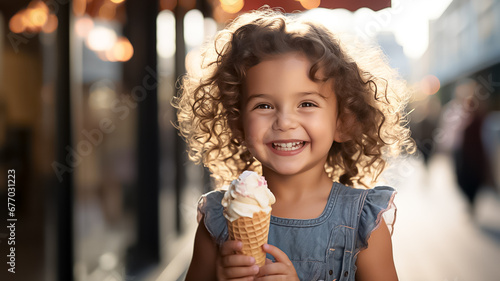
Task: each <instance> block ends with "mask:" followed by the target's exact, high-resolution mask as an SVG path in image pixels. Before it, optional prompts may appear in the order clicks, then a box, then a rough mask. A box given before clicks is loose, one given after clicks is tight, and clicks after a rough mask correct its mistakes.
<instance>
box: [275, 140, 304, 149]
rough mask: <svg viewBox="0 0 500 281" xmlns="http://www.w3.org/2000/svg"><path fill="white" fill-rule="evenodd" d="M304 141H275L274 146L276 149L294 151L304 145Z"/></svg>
mask: <svg viewBox="0 0 500 281" xmlns="http://www.w3.org/2000/svg"><path fill="white" fill-rule="evenodd" d="M302 144H303V142H301V141H298V142H287V143H282V142H280V143H277V142H273V146H274V148H275V149H276V150H281V151H293V150H297V149H299V148H301V147H302Z"/></svg>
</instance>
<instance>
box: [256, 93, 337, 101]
mask: <svg viewBox="0 0 500 281" xmlns="http://www.w3.org/2000/svg"><path fill="white" fill-rule="evenodd" d="M296 95H297V96H300V97H304V96H310V95H315V96H319V97H321V98H323V99H324V100H326V99H327V97H326V96H324V95H322V94H321V93H320V92H316V91H311V92H297V93H296ZM256 98H269V99H271V98H272V95H269V94H254V95H251V96H249V97H248V98H247V100H246V101H247V102H248V101H250V100H252V99H256Z"/></svg>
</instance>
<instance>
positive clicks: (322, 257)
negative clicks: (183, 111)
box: [198, 182, 396, 281]
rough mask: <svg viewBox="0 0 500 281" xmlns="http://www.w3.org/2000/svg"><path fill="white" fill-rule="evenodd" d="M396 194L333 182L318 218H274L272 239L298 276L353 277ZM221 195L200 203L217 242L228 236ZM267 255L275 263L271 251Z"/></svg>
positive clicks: (212, 194)
mask: <svg viewBox="0 0 500 281" xmlns="http://www.w3.org/2000/svg"><path fill="white" fill-rule="evenodd" d="M395 193H396V192H395V191H394V189H393V188H391V187H386V186H383V187H375V188H373V189H368V190H364V189H354V188H351V187H347V186H344V185H342V184H340V183H337V182H335V183H333V186H332V189H331V191H330V196H329V199H328V202H327V204H326V207H325V209H324V210H323V213H322V214H321V215H320V216H319V217H317V218H315V219H307V220H301V219H286V218H279V217H275V216H271V226H270V229H269V240H268V243H269V244H271V245H275V246H276V247H278V248H280V249H281V250H282V251H283V252H285V253H286V254H287V256H288V257H289V258H290V260H291V261H292V263H293V265H294V267H295V270H296V271H297V274H298V276H299V279H300V280H337V281H341V280H342V281H354V280H355V272H356V258H357V254H358V253H359V251H360V250H362V249H364V248H366V247H367V246H368V238H369V236H370V234H371V232H372V231H373V230H374V229H375V228H376V227H377V226H378V223H379V222H380V218H381V214H382V213H383V212H384V211H387V210H388V209H389V208H390V207H391V206H393V205H392V200H393V197H394V194H395ZM223 195H224V192H223V191H212V192H209V193H207V194H205V195H203V196H202V197H201V199H200V202H199V204H198V214H199V216H198V219H199V220H200V219H201V216H202V215H204V222H205V225H206V227H207V229H208V231H209V232H210V234H211V235H212V236H213V237H214V238H215V241H216V242H217V244H219V245H221V244H222V243H224V241H226V240H227V239H228V232H227V225H226V219H225V218H224V216H223V214H222V210H223V208H222V206H221V204H220V202H221V200H222V197H223ZM267 257H268V258H269V259H271V260H273V261H274V258H273V257H272V256H271V255H269V254H268V256H267Z"/></svg>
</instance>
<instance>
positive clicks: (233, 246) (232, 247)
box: [220, 240, 243, 256]
mask: <svg viewBox="0 0 500 281" xmlns="http://www.w3.org/2000/svg"><path fill="white" fill-rule="evenodd" d="M242 247H243V243H241V241H238V240H228V241H226V242H224V244H222V247H221V250H220V254H221V255H222V256H227V255H234V253H235V252H238V251H240V250H241V249H242Z"/></svg>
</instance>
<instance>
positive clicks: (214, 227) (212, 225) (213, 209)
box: [197, 190, 229, 246]
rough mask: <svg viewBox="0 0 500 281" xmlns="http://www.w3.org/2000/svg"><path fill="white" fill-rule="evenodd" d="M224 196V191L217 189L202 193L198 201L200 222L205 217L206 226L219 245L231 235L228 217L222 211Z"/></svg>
mask: <svg viewBox="0 0 500 281" xmlns="http://www.w3.org/2000/svg"><path fill="white" fill-rule="evenodd" d="M223 197H224V191H220V190H216V191H211V192H208V193H206V194H204V195H202V196H201V198H200V200H199V201H198V215H197V219H198V223H199V222H200V221H201V219H202V218H203V222H204V223H205V227H206V228H207V230H208V232H209V233H210V235H212V237H213V238H214V239H215V242H216V243H217V245H219V246H220V245H222V243H224V242H225V241H226V240H227V238H228V236H229V235H228V232H227V223H226V218H225V217H224V215H223V213H222V211H223V207H222V205H221V201H222V198H223Z"/></svg>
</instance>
